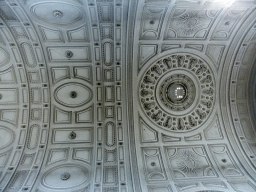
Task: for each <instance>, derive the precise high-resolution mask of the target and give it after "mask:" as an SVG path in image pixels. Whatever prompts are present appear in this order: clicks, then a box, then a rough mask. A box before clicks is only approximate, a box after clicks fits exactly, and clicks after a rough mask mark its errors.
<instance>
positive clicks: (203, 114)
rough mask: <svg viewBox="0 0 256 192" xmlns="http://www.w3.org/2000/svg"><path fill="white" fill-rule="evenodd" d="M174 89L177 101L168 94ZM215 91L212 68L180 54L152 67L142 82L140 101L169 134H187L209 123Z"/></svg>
mask: <svg viewBox="0 0 256 192" xmlns="http://www.w3.org/2000/svg"><path fill="white" fill-rule="evenodd" d="M173 84H174V86H172V87H171V88H170V86H171V85H173ZM170 89H171V90H170ZM173 90H174V91H176V92H175V93H177V94H176V96H177V98H176V99H175V98H174V99H172V98H170V97H172V96H170V94H169V93H168V91H173ZM214 90H215V82H214V78H213V73H212V70H211V68H210V67H209V65H208V64H207V63H206V62H205V61H204V60H203V59H201V58H200V57H198V56H195V55H192V54H185V53H178V54H172V55H169V56H166V57H164V58H161V59H160V60H158V61H156V62H155V63H153V64H152V65H151V66H150V67H149V68H148V70H147V71H146V72H145V73H144V74H143V76H142V79H141V83H140V86H139V99H140V103H141V106H142V109H143V110H144V112H145V114H146V115H147V116H148V118H149V119H151V120H152V121H153V122H154V123H155V124H157V125H158V126H160V127H161V128H163V129H165V130H168V131H178V132H179V131H182V132H184V131H189V130H192V129H196V128H198V127H199V126H200V125H202V124H203V123H204V122H205V121H206V120H207V118H208V117H209V115H210V114H211V111H212V109H213V103H214V100H215V91H214ZM177 91H183V92H179V93H178V92H177ZM168 94H169V95H168Z"/></svg>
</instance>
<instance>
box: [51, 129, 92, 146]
mask: <svg viewBox="0 0 256 192" xmlns="http://www.w3.org/2000/svg"><path fill="white" fill-rule="evenodd" d="M71 134H72V136H73V137H71ZM91 134H92V132H91V128H67V129H53V140H52V142H53V143H89V142H91V141H92V136H91Z"/></svg>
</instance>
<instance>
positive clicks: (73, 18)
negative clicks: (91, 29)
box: [30, 2, 83, 25]
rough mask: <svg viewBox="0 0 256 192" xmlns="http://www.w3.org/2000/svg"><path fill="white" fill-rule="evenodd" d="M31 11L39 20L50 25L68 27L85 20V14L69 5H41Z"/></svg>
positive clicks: (49, 3) (35, 6)
mask: <svg viewBox="0 0 256 192" xmlns="http://www.w3.org/2000/svg"><path fill="white" fill-rule="evenodd" d="M30 11H31V12H32V14H33V15H34V16H35V17H36V18H37V19H39V20H41V21H43V22H46V23H50V24H58V25H68V24H71V23H76V22H78V21H80V20H82V18H83V13H82V11H81V10H80V9H79V8H78V7H77V6H75V5H71V4H67V3H57V2H46V3H40V4H36V5H33V6H32V7H31V9H30Z"/></svg>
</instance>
